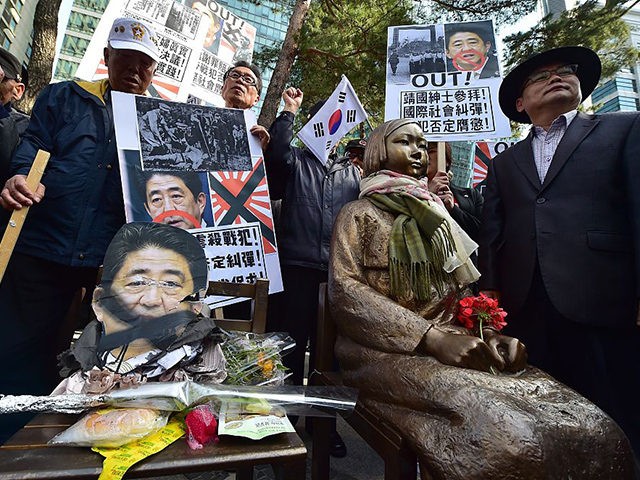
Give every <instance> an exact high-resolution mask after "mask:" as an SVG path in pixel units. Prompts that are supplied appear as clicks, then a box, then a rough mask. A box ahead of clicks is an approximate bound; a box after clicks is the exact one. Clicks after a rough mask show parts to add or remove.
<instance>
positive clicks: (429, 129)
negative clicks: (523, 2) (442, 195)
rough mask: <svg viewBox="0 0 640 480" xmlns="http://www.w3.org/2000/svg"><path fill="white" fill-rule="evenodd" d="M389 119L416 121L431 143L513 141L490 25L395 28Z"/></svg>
mask: <svg viewBox="0 0 640 480" xmlns="http://www.w3.org/2000/svg"><path fill="white" fill-rule="evenodd" d="M387 45H388V50H387V52H388V53H387V83H386V99H385V120H391V119H394V118H411V119H414V120H415V121H416V122H418V123H419V124H420V125H421V127H422V129H423V131H424V132H425V134H426V135H427V136H428V138H429V140H432V141H455V140H472V139H476V140H479V139H487V138H498V137H507V136H509V135H510V134H511V129H510V126H509V121H508V119H507V118H506V117H505V116H504V115H503V114H502V112H501V111H500V107H499V104H498V89H499V87H500V82H501V77H500V67H499V63H498V57H497V52H496V49H495V35H494V32H493V23H492V22H491V21H490V20H486V21H476V22H464V23H447V24H434V25H403V26H397V27H389V31H388V43H387Z"/></svg>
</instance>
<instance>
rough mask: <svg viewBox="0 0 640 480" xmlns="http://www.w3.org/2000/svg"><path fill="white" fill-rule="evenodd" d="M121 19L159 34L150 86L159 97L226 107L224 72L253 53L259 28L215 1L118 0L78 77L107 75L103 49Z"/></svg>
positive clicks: (101, 25) (111, 5)
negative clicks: (134, 20) (139, 22)
mask: <svg viewBox="0 0 640 480" xmlns="http://www.w3.org/2000/svg"><path fill="white" fill-rule="evenodd" d="M192 7H193V8H192ZM118 17H131V18H137V19H141V20H143V21H145V22H146V23H148V24H149V25H151V26H152V27H153V29H154V30H155V32H156V35H157V37H158V49H159V50H160V62H159V63H158V69H157V71H156V74H155V76H154V78H153V82H152V84H151V86H150V87H149V93H150V94H151V95H152V96H154V97H161V98H164V99H167V100H181V101H184V100H188V101H190V102H192V103H207V104H212V105H218V106H223V105H224V101H223V100H222V96H221V90H222V76H223V74H224V72H225V71H226V70H228V69H229V67H231V65H232V64H233V62H236V61H238V60H248V61H250V60H251V57H252V54H253V44H254V42H255V34H256V29H255V27H254V26H252V25H250V24H248V23H246V22H245V21H244V20H242V19H240V18H239V17H236V16H235V15H233V14H231V13H230V12H229V11H228V10H226V9H224V8H223V7H221V6H219V5H218V4H217V3H215V2H213V1H209V2H207V5H205V4H204V3H201V2H198V1H193V0H192V1H190V2H188V4H187V5H184V4H182V3H180V2H177V1H173V0H112V1H111V2H109V5H108V6H107V8H106V10H105V11H104V13H103V15H102V17H101V19H100V22H99V23H98V26H97V28H96V30H95V32H94V34H93V37H92V38H91V42H90V43H89V46H88V47H87V51H86V53H85V55H84V57H83V59H82V62H81V63H80V66H79V67H78V70H77V72H76V76H77V77H78V78H81V79H84V80H96V79H100V78H105V77H106V76H107V67H106V66H105V63H104V59H103V57H102V50H103V48H104V47H105V46H106V44H107V38H108V36H109V29H110V27H111V25H112V23H113V21H114V20H115V19H116V18H118Z"/></svg>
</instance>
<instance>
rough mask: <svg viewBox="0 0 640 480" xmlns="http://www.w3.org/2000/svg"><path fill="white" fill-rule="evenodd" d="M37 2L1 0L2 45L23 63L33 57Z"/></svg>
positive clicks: (0, 26)
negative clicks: (32, 47) (32, 46)
mask: <svg viewBox="0 0 640 480" xmlns="http://www.w3.org/2000/svg"><path fill="white" fill-rule="evenodd" d="M37 4H38V2H36V1H33V0H29V1H27V0H0V12H1V15H0V46H1V47H2V48H4V49H5V50H9V51H10V52H11V53H13V54H14V55H15V56H16V57H17V58H18V59H19V60H20V61H21V62H22V64H23V65H27V64H28V63H29V58H31V45H32V41H33V16H34V14H35V11H36V6H37Z"/></svg>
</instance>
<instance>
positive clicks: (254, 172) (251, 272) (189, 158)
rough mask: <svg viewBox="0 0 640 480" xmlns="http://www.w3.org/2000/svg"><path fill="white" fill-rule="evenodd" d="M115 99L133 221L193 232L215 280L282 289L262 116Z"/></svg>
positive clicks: (130, 97) (140, 98) (127, 209)
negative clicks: (264, 282)
mask: <svg viewBox="0 0 640 480" xmlns="http://www.w3.org/2000/svg"><path fill="white" fill-rule="evenodd" d="M112 101H113V115H114V123H115V128H116V139H117V143H118V158H119V164H120V171H121V177H122V188H123V195H124V200H125V214H126V218H127V221H129V222H131V221H154V222H162V223H165V224H168V225H173V226H176V227H180V228H184V229H188V230H190V231H191V232H192V233H193V234H194V235H195V236H196V238H198V240H199V241H200V243H201V245H203V248H205V253H206V254H207V261H208V263H209V267H210V269H209V280H217V281H242V282H245V283H250V282H251V281H252V280H254V279H256V278H268V279H269V292H270V293H275V292H279V291H281V290H282V280H281V277H280V266H279V259H278V251H277V245H276V239H275V233H274V226H273V215H272V212H271V203H270V198H269V190H268V185H267V180H266V175H265V168H264V161H263V157H262V151H261V148H260V144H259V142H258V141H257V140H256V138H255V137H254V136H253V135H251V134H250V133H249V129H250V128H251V127H252V126H253V125H255V124H256V118H255V114H254V113H253V112H251V111H250V110H238V109H227V108H219V107H206V106H201V105H192V104H188V103H176V102H170V101H167V100H161V99H158V98H149V97H143V96H137V95H130V94H125V93H120V92H113V94H112ZM217 306H218V305H217Z"/></svg>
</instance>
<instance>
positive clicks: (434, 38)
mask: <svg viewBox="0 0 640 480" xmlns="http://www.w3.org/2000/svg"><path fill="white" fill-rule="evenodd" d="M387 62H388V64H389V65H388V67H387V82H391V83H396V84H406V83H409V81H410V80H411V75H415V74H419V73H422V74H424V73H433V72H444V71H445V69H446V56H445V46H444V28H443V26H442V25H439V24H436V25H426V26H406V27H405V26H402V27H393V29H392V32H391V36H390V38H389V46H388V52H387Z"/></svg>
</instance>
